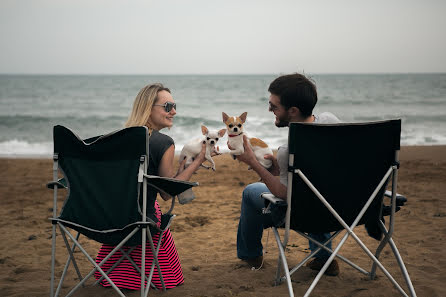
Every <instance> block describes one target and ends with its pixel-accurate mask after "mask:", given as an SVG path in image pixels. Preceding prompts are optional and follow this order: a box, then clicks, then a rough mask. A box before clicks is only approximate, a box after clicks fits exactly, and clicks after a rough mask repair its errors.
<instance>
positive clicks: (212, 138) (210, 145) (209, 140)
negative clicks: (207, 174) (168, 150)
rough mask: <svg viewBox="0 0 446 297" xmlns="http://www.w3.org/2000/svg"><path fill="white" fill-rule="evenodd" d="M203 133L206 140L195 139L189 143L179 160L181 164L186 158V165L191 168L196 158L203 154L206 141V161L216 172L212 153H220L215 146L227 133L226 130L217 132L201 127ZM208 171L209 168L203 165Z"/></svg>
mask: <svg viewBox="0 0 446 297" xmlns="http://www.w3.org/2000/svg"><path fill="white" fill-rule="evenodd" d="M201 132H202V133H203V135H204V138H201V139H194V140H192V141H190V142H189V143H187V144H185V145H184V147H183V149H182V150H181V153H180V158H179V159H178V160H179V162H180V163H181V162H182V161H183V160H184V158H186V165H185V167H187V166H189V165H190V164H191V163H192V162H193V161H194V159H195V157H196V156H197V155H198V154H199V153H200V152H201V145H202V143H203V141H206V160H208V161H209V162H210V163H211V164H212V170H214V171H215V163H214V160H212V156H211V154H212V153H217V154H219V152H218V147H216V146H215V145H216V144H217V142H218V139H219V138H221V137H223V136H224V135H225V133H226V129H221V130H219V131H217V130H208V128H206V126H204V125H202V126H201ZM201 166H203V167H204V168H206V169H209V168H210V167H209V166H205V165H201Z"/></svg>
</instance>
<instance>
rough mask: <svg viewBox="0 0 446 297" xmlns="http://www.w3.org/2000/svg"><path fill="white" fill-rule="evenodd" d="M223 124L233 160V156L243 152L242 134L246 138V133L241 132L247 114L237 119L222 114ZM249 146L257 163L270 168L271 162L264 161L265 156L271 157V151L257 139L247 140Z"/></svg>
mask: <svg viewBox="0 0 446 297" xmlns="http://www.w3.org/2000/svg"><path fill="white" fill-rule="evenodd" d="M222 115H223V123H225V124H226V127H227V129H228V144H229V145H230V146H231V148H232V149H233V150H230V152H229V153H230V154H231V155H232V156H233V158H234V159H235V156H237V155H241V154H243V153H244V152H245V148H244V147H243V134H245V135H246V137H248V135H247V134H246V132H244V130H243V124H244V123H245V121H246V116H247V115H248V113H247V112H244V113H242V114H241V115H240V116H238V117H230V116H228V115H227V114H226V113H224V112H222ZM248 140H249V144H250V145H251V148H252V151H253V152H254V155H255V156H256V158H257V161H259V163H260V164H261V165H262V166H263V167H265V168H270V167H271V165H272V164H273V162H272V161H271V160H268V159H265V158H264V156H265V155H272V154H273V151H272V150H271V149H270V148H269V147H268V145H267V144H266V143H265V142H264V141H262V140H261V139H259V138H249V137H248Z"/></svg>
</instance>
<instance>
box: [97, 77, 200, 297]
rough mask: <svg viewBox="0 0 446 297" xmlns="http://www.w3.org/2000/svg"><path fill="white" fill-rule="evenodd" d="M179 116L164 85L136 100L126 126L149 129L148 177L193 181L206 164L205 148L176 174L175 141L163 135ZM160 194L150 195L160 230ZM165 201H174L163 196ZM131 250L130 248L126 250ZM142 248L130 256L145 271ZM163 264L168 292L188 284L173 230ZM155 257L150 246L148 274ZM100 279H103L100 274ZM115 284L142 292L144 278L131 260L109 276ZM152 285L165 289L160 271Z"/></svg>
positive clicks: (105, 248) (161, 256) (165, 238)
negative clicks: (185, 282) (193, 175)
mask: <svg viewBox="0 0 446 297" xmlns="http://www.w3.org/2000/svg"><path fill="white" fill-rule="evenodd" d="M175 115H176V104H175V101H174V100H173V98H172V95H171V93H170V90H169V89H168V88H165V87H164V86H163V85H162V84H152V85H148V86H145V87H144V88H142V89H141V90H140V91H139V93H138V95H137V96H136V98H135V101H134V103H133V110H132V112H131V114H130V116H129V118H128V120H127V123H126V124H125V126H126V127H134V126H146V127H148V129H149V134H150V145H149V168H148V174H151V175H159V176H165V177H175V178H176V179H179V180H189V178H190V177H191V176H192V174H193V173H194V172H195V171H196V170H197V169H198V168H199V166H200V165H201V163H203V162H204V161H205V151H206V148H205V145H204V144H203V148H202V150H201V153H200V154H199V155H198V156H197V158H196V159H195V160H194V161H193V163H192V164H190V165H189V166H188V167H187V168H186V169H184V164H185V162H184V161H183V162H182V164H180V168H179V169H178V172H177V174H174V166H173V161H174V153H175V145H174V141H173V140H172V138H170V137H169V136H167V135H165V134H162V133H160V132H159V131H160V130H161V129H163V128H170V127H172V124H173V118H174V117H175ZM157 193H158V192H157V190H155V189H154V188H150V187H149V190H148V195H147V205H148V207H147V213H151V214H154V216H153V217H152V219H153V220H154V221H155V222H157V224H158V226H159V225H160V221H161V210H160V207H159V205H158V202H157V201H156V196H157ZM160 196H161V197H162V198H163V199H164V200H168V199H170V198H171V197H170V196H168V195H165V194H164V193H160ZM158 239H159V234H155V235H153V242H154V244H155V247H156V246H157V245H158ZM113 248H114V247H113V246H110V245H106V244H104V245H102V247H101V249H100V250H99V253H98V256H97V257H96V263H99V262H101V261H102V259H104V258H105V257H106V256H107V255H108V254H109V253H110V251H111V250H112V249H113ZM126 249H127V250H128V248H127V247H126ZM141 253H142V252H141V245H139V246H137V247H136V248H135V249H134V250H133V251H132V253H131V254H130V255H131V256H132V258H133V259H134V260H135V262H136V263H137V265H138V266H139V267H141V263H140V262H141ZM121 256H122V253H121V252H120V251H118V252H116V254H115V255H113V256H112V257H111V258H110V259H109V260H108V261H107V262H106V263H105V264H104V265H102V269H103V270H104V271H107V270H108V269H109V268H110V267H111V266H112V265H113V264H114V263H115V262H116V261H117V260H119V259H120V258H121ZM158 259H159V260H160V267H161V271H162V274H163V279H164V282H165V285H166V288H174V287H176V286H178V285H180V284H182V283H183V282H184V279H183V273H182V271H181V266H180V260H179V258H178V253H177V251H176V248H175V244H174V242H173V239H172V236H171V233H170V230H166V232H164V235H163V240H162V242H161V247H160V251H159V254H158ZM152 260H153V254H152V251H151V250H150V246H149V245H147V247H146V264H145V267H146V274H147V275H148V274H149V272H150V268H151V266H152ZM95 277H96V279H99V278H100V277H101V275H100V274H99V273H98V272H96V273H95ZM109 277H110V278H111V280H112V281H113V282H114V283H115V284H116V285H117V286H118V287H119V288H125V289H134V290H139V289H140V285H141V274H140V273H139V272H137V271H136V270H135V269H134V267H133V266H132V264H131V263H130V262H129V261H128V260H127V259H125V260H123V261H122V262H121V263H120V264H119V265H118V266H117V267H115V268H114V270H113V271H112V272H111V273H110V274H109ZM152 282H153V283H154V284H155V286H156V287H157V288H159V289H160V288H162V285H161V281H160V278H159V275H158V273H157V270H156V269H155V273H154V275H153V279H152ZM101 284H102V285H103V286H110V284H109V283H108V282H107V281H106V280H103V281H102V282H101Z"/></svg>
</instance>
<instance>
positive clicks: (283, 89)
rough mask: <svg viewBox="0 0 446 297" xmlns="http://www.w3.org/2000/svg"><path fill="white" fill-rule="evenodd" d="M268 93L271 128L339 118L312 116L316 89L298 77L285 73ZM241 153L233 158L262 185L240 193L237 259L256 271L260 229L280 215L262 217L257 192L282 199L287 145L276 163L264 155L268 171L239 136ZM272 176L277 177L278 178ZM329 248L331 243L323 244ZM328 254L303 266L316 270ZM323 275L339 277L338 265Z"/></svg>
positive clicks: (326, 235)
mask: <svg viewBox="0 0 446 297" xmlns="http://www.w3.org/2000/svg"><path fill="white" fill-rule="evenodd" d="M268 91H269V92H270V93H271V95H270V99H269V111H271V112H273V113H274V115H275V116H276V119H275V125H276V126H277V127H279V128H281V127H288V125H289V123H290V122H313V123H338V122H340V121H339V119H338V118H337V117H336V116H334V115H333V114H331V113H328V112H325V113H322V114H320V115H318V116H316V115H313V108H314V106H315V105H316V103H317V92H316V86H315V85H314V83H313V82H311V81H310V80H309V79H308V78H306V77H305V76H304V75H302V74H298V73H296V74H289V75H283V76H280V77H278V78H276V79H275V80H274V81H273V82H272V83H271V84H270V86H269V88H268ZM243 140H244V147H245V152H244V153H243V154H242V155H239V156H237V159H238V160H239V161H242V162H244V163H246V164H248V165H249V166H251V168H252V169H253V170H254V171H255V172H256V173H257V174H258V175H259V176H260V178H261V179H262V181H263V183H260V182H258V183H253V184H250V185H248V186H247V187H246V188H245V189H244V191H243V197H242V205H241V215H240V221H239V225H238V231H237V256H238V257H239V258H240V259H242V260H244V261H246V262H247V263H248V264H249V265H250V266H252V267H255V268H259V267H261V265H262V263H263V247H262V241H261V240H262V235H263V227H264V226H265V227H269V226H271V224H272V216H274V215H275V216H277V215H279V216H282V217H283V216H284V214H278V213H274V211H275V209H272V214H263V213H262V209H263V208H264V199H263V198H261V197H260V194H261V193H264V192H271V193H272V194H274V195H275V196H276V197H278V198H282V199H284V200H285V199H286V196H287V182H288V180H287V175H288V171H287V169H288V146H287V145H283V146H280V147H279V150H278V153H277V160H276V158H275V157H274V156H272V155H265V158H266V159H270V160H272V161H273V165H272V167H271V168H270V169H265V168H264V167H263V166H262V165H260V163H259V162H258V161H257V160H256V158H255V156H254V154H253V152H252V150H251V148H250V146H249V145H248V141H247V138H246V136H243ZM276 176H279V177H280V178H279V179H278V178H277V177H276ZM309 236H310V237H312V238H314V239H316V240H318V241H320V242H324V241H326V240H327V239H328V238H329V237H330V233H323V234H309ZM327 247H328V248H330V249H331V243H330V244H329V245H327ZM310 249H311V250H312V251H313V250H315V249H317V245H315V244H314V243H312V242H311V241H310ZM329 256H330V253H329V252H327V251H325V250H321V251H319V252H318V253H317V254H316V255H315V257H314V259H313V260H311V261H310V262H308V263H307V266H308V267H309V268H311V269H313V270H320V269H321V268H322V266H323V265H324V264H325V262H326V261H327V259H328V257H329ZM325 274H327V275H331V276H336V275H338V274H339V266H338V263H337V261H336V260H334V261H333V262H332V263H331V264H330V266H329V267H328V269H327V271H326V272H325Z"/></svg>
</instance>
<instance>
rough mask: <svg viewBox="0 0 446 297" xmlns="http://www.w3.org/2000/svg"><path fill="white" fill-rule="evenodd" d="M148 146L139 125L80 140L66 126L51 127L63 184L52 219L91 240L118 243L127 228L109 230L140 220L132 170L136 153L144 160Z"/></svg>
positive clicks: (135, 166)
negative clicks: (61, 202) (63, 192)
mask: <svg viewBox="0 0 446 297" xmlns="http://www.w3.org/2000/svg"><path fill="white" fill-rule="evenodd" d="M148 144H149V143H148V132H147V128H145V127H131V128H125V129H122V130H118V131H115V132H113V133H110V134H107V135H103V136H98V137H94V138H90V139H88V140H85V141H83V140H81V139H80V138H79V137H78V136H77V135H76V134H75V133H73V132H72V131H71V130H70V129H67V128H65V127H63V126H55V127H54V153H55V154H57V156H58V164H59V166H60V169H61V170H62V172H63V174H64V176H65V179H66V180H67V183H68V196H67V197H66V200H65V202H64V205H63V208H62V210H61V213H60V215H59V217H58V219H59V220H62V221H64V222H66V223H67V224H69V225H70V227H72V228H74V229H76V230H78V231H80V232H81V233H82V234H84V235H86V236H88V237H90V238H92V239H94V240H96V241H99V242H104V243H115V242H116V241H119V240H120V239H121V238H122V237H123V236H124V235H125V233H128V232H129V230H127V229H126V230H124V231H116V232H111V230H116V229H123V228H125V227H126V226H129V225H131V224H134V223H135V222H138V221H141V218H142V217H141V214H140V212H139V203H140V202H139V199H138V172H139V167H140V164H141V163H140V160H141V157H145V160H148V158H147V155H148V153H147V152H148ZM81 226H82V227H81ZM131 229H132V228H131ZM93 230H99V231H102V233H98V232H93Z"/></svg>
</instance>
